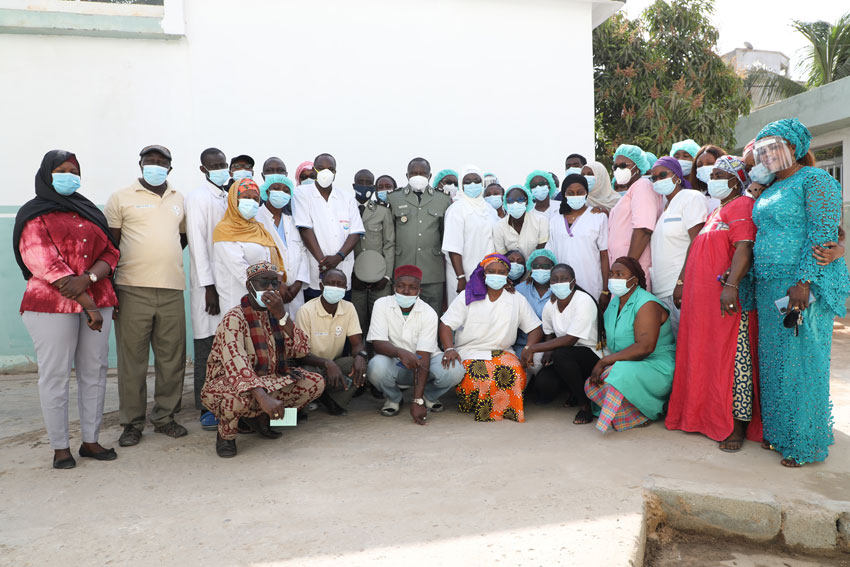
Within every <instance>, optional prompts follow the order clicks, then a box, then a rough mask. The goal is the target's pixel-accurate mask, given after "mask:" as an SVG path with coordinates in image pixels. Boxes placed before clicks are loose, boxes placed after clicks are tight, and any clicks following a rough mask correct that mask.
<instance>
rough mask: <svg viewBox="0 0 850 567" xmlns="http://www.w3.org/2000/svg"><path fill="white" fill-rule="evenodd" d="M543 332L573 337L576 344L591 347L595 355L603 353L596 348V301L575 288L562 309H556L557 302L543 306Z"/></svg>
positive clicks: (599, 355)
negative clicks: (567, 303) (571, 296)
mask: <svg viewBox="0 0 850 567" xmlns="http://www.w3.org/2000/svg"><path fill="white" fill-rule="evenodd" d="M543 332H544V333H545V334H547V335H555V336H556V337H558V338H560V337H563V336H566V335H569V336H571V337H575V338H577V339H578V340H577V341H576V346H583V347H587V348H589V349H591V350H592V351H593V352H595V353H596V356H598V357H599V358H602V356H603V353H602V351H601V350H597V348H596V343H597V340H598V335H597V332H598V321H597V317H596V303H594V301H593V299H591V298H590V296H589V295H588V294H586V293H583V292H581V291H578V290H576V292H575V294H574V295H573V298H572V299H571V300H570V303H569V305H567V306H566V307H565V308H564V310H563V311H558V304H557V303H553V302H551V301H549V302H547V303H546V305H545V306H544V307H543Z"/></svg>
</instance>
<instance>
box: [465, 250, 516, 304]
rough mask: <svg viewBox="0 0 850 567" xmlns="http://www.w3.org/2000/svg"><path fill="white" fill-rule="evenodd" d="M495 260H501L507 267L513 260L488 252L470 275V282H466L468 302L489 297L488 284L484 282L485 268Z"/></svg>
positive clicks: (509, 266)
mask: <svg viewBox="0 0 850 567" xmlns="http://www.w3.org/2000/svg"><path fill="white" fill-rule="evenodd" d="M493 262H501V263H503V264H504V265H505V267H506V268H508V269H510V268H511V261H510V260H508V259H507V258H506V257H505V256H502V255H501V254H487V255H486V256H484V259H483V260H481V263H480V264H478V267H477V268H475V270H473V271H472V275H470V276H469V282H468V283H467V284H466V294H465V295H466V304H467V305H469V304H470V303H472V302H473V301H480V300H481V299H484V298H485V297H487V284H485V283H484V268H485V267H487V266H489V265H490V264H492V263H493Z"/></svg>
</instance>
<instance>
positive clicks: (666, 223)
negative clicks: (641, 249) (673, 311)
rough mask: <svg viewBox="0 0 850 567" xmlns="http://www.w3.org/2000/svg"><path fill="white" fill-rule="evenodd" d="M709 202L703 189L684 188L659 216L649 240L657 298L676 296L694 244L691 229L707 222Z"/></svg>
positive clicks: (653, 285) (653, 286)
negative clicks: (689, 248)
mask: <svg viewBox="0 0 850 567" xmlns="http://www.w3.org/2000/svg"><path fill="white" fill-rule="evenodd" d="M705 203H706V201H705V196H704V195H703V194H702V193H700V192H699V191H696V190H694V189H682V190H681V191H679V192H678V193H677V194H676V196H675V197H673V200H672V201H670V203H669V204H668V205H667V208H666V209H665V210H664V212H662V213H661V216H660V217H658V222H657V223H655V230H654V231H653V233H652V239H651V240H650V241H649V246H650V250H651V252H652V267H651V268H650V272H651V274H652V294H653V295H655V296H656V297H658V298H661V297H667V296H669V295H673V290H674V289H675V288H676V281H677V280H678V279H679V274H680V273H681V271H682V266H684V265H685V257H686V256H687V254H688V246H690V244H691V237H690V236H689V235H688V230H689V229H691V228H693V227H694V226H696V225H698V224H701V223H704V222H705V218H706V207H705Z"/></svg>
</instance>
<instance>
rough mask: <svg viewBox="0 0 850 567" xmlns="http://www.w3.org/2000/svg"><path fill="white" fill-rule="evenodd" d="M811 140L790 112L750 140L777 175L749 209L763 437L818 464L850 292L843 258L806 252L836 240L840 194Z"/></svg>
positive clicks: (826, 437)
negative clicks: (833, 359) (837, 339)
mask: <svg viewBox="0 0 850 567" xmlns="http://www.w3.org/2000/svg"><path fill="white" fill-rule="evenodd" d="M811 137H812V136H811V134H810V133H809V131H808V129H806V127H805V126H803V124H801V123H800V121H799V120H797V119H796V118H794V119H786V120H779V121H777V122H773V123H771V124H768V125H767V126H765V127H764V128H763V129H762V130H761V132H759V134H758V136H757V137H756V144H755V163H756V166H757V167H758V166H759V164H762V166H763V167H764V168H766V169H767V171H769V172H770V173H772V174H775V181H773V183H772V184H771V185H770V186H769V187H768V188H767V189H765V191H764V192H763V193H762V194H761V196H760V197H759V199H758V200H757V201H756V204H755V207H754V208H753V221H754V222H755V224H756V226H757V228H758V233H757V235H756V244H755V248H754V256H755V261H754V272H755V277H756V302H757V307H758V316H759V368H760V371H761V408H762V419H763V421H764V439H765V446H766V447H767V448H771V446H772V448H773V449H775V450H776V451H778V452H779V453H781V454H782V457H783V459H782V464H783V465H785V466H789V467H797V466H800V465H803V464H805V463H812V462H817V461H823V460H824V459H826V457H827V455H828V454H829V446H830V445H832V443H833V435H832V414H831V409H832V404H831V402H830V401H829V365H830V348H831V346H832V320H833V318H834V317H836V316H839V317H843V316H844V315H845V308H844V301H845V299H846V297H847V295H848V293H850V277H848V273H847V264H846V263H845V261H844V258H839V259H838V260H837V261H834V262H831V263H829V264H827V265H824V266H821V265H818V263H817V260H816V259H815V257H814V256H813V255H812V249H813V247H814V246H820V245H821V244H823V243H825V242H829V241H835V240H837V239H838V238H837V236H838V225H839V222H840V220H841V201H842V199H841V187H840V186H839V185H838V183H836V181H835V180H834V179H833V178H832V177H831V176H830V175H829V174H828V173H826V172H825V171H823V170H821V169H818V168H816V167H813V166H814V156H813V155H812V154H811V153H810V152H809V142H810V141H811ZM810 293H811V294H812V295H813V296H814V300H813V301H812V302H810V301H809V294H810ZM785 296H788V298H789V301H788V308H787V309H788V312H791V311H795V310H796V311H797V312H798V313H801V317H802V322H800V323H799V325H798V326H797V327H796V328H795V327H794V326H793V325H792V326H791V328H786V327H785V325H784V324H783V321H784V320H785V319H786V315H787V313H780V311H779V309H778V308H777V306H776V305H775V303H774V302H775V301H776V300H778V299H780V298H783V297H785ZM792 320H795V319H794V318H792ZM796 320H799V319H796Z"/></svg>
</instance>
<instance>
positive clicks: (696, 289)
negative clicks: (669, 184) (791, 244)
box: [665, 156, 762, 453]
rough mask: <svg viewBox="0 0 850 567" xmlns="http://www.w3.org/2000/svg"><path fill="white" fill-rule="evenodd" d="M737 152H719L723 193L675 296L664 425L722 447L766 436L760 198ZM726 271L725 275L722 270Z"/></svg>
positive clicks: (717, 192)
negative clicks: (750, 192) (757, 263)
mask: <svg viewBox="0 0 850 567" xmlns="http://www.w3.org/2000/svg"><path fill="white" fill-rule="evenodd" d="M749 184H750V178H749V176H748V175H747V172H746V170H745V169H744V164H743V162H742V160H741V159H740V158H737V157H734V156H721V157H719V158H717V161H716V162H715V164H714V169H713V170H712V173H711V181H710V182H709V183H708V188H709V193H710V194H711V196H712V197H714V198H716V199H719V200H720V206H719V207H718V208H717V209H715V210H714V211H713V212H712V213H711V215H709V218H708V220H707V221H706V223H705V226H704V227H703V229H702V231H701V232H700V233H699V235H697V237H696V238H695V239H694V241H693V244H692V245H691V249H690V252H689V253H688V257H687V260H686V261H685V266H684V267H683V268H682V276H680V279H679V282H678V284H677V285H676V289H675V291H674V292H673V300H674V302H676V303H677V304H678V306H679V307H680V309H681V310H682V316H681V322H680V324H679V336H678V342H677V345H676V372H675V374H674V376H673V392H672V394H671V395H670V402H669V407H668V410H667V419H666V421H665V424H666V426H667V429H681V430H683V431H692V432H699V433H702V434H704V435H706V436H708V437H710V438H712V439H714V440H715V441H719V442H720V450H721V451H726V452H732V453H734V452H737V451H740V450H741V446H742V444H743V442H744V438H745V437H746V438H748V439H750V440H752V441H757V442H759V441H761V438H762V426H761V419H760V414H759V397H758V359H757V353H756V345H757V343H758V333H757V327H756V324H757V321H756V316H755V311H754V308H755V301H754V297H753V282H752V281H751V279H750V277H749V276H747V272H748V271H749V270H750V266H751V264H752V259H753V242H754V241H755V236H756V227H755V224H754V223H753V219H752V211H753V205H754V203H755V201H754V200H753V199H751V198H750V197H747V196H745V195H744V190H745V189H746V188H747V186H748V185H749ZM727 271H728V276H727V275H725V274H726V273H727Z"/></svg>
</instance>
